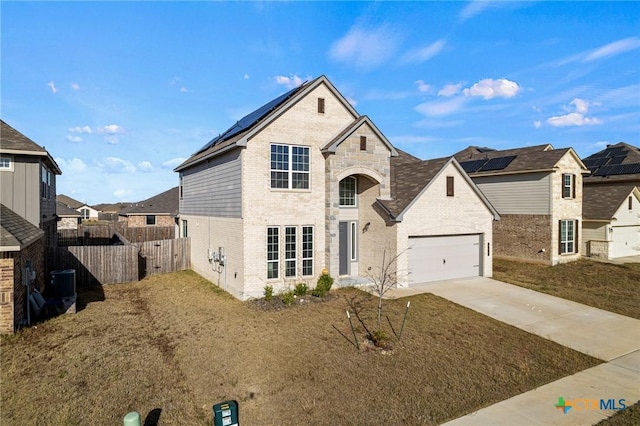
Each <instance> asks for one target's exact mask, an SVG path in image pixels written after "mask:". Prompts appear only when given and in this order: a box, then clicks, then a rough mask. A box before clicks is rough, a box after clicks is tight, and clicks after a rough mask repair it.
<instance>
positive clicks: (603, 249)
mask: <svg viewBox="0 0 640 426" xmlns="http://www.w3.org/2000/svg"><path fill="white" fill-rule="evenodd" d="M609 244H610V242H609V241H596V240H591V241H589V242H587V255H588V256H591V257H597V258H599V259H608V258H609Z"/></svg>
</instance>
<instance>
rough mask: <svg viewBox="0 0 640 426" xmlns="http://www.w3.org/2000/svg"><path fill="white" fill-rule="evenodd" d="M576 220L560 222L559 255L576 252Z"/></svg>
mask: <svg viewBox="0 0 640 426" xmlns="http://www.w3.org/2000/svg"><path fill="white" fill-rule="evenodd" d="M576 222H577V221H576V220H561V221H560V254H568V253H575V252H576V239H577V238H576Z"/></svg>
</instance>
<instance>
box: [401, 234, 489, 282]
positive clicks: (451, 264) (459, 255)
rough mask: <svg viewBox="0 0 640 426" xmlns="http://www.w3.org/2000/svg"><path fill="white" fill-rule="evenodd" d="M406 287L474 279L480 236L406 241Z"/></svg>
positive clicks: (477, 273) (478, 273)
mask: <svg viewBox="0 0 640 426" xmlns="http://www.w3.org/2000/svg"><path fill="white" fill-rule="evenodd" d="M409 247H410V249H409V283H410V284H419V283H423V282H429V281H439V280H448V279H454V278H464V277H473V276H478V275H480V273H481V268H480V235H449V236H436V237H410V238H409Z"/></svg>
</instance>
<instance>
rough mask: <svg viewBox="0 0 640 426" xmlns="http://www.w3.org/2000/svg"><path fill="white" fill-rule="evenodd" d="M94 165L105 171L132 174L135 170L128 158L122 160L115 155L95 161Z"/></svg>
mask: <svg viewBox="0 0 640 426" xmlns="http://www.w3.org/2000/svg"><path fill="white" fill-rule="evenodd" d="M96 165H97V166H98V168H100V169H101V170H102V171H104V172H106V173H130V174H133V173H135V171H136V166H134V165H133V164H132V163H131V162H130V161H129V160H123V159H122V158H117V157H107V158H105V159H104V160H102V161H96Z"/></svg>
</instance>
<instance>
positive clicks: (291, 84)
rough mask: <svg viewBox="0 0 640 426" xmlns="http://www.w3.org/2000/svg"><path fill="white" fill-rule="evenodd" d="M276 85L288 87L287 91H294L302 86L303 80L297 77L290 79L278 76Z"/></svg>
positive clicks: (290, 77) (293, 76)
mask: <svg viewBox="0 0 640 426" xmlns="http://www.w3.org/2000/svg"><path fill="white" fill-rule="evenodd" d="M275 80H276V83H278V84H279V85H281V86H284V87H286V88H287V89H294V88H296V87H298V86H300V85H301V84H302V83H303V80H302V78H300V77H298V76H297V75H293V74H292V75H290V76H289V77H287V76H284V75H277V76H276V77H275Z"/></svg>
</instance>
